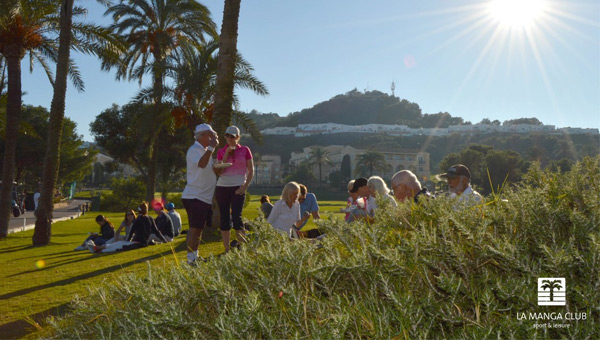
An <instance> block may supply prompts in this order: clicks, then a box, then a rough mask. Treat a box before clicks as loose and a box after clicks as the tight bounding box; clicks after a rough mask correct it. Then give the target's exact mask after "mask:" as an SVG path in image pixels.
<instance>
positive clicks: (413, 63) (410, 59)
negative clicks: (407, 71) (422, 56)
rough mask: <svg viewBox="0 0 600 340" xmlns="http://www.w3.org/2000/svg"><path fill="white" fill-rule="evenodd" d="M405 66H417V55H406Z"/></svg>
mask: <svg viewBox="0 0 600 340" xmlns="http://www.w3.org/2000/svg"><path fill="white" fill-rule="evenodd" d="M404 66H406V68H413V67H415V66H417V61H416V60H415V57H413V56H412V55H410V54H408V55H406V56H405V57H404Z"/></svg>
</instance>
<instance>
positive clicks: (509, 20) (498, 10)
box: [488, 0, 546, 29]
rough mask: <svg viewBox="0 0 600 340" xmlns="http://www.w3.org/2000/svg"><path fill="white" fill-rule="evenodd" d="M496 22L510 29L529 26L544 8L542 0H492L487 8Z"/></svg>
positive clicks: (539, 16)
mask: <svg viewBox="0 0 600 340" xmlns="http://www.w3.org/2000/svg"><path fill="white" fill-rule="evenodd" d="M488 10H489V12H490V16H491V17H492V18H493V19H494V20H495V21H497V22H498V24H500V25H502V26H504V27H506V28H510V29H526V28H530V27H531V26H533V25H534V24H535V22H536V21H537V20H539V19H540V18H541V17H542V15H543V14H544V11H545V10H546V3H545V1H543V0H492V1H491V2H490V4H489V8H488Z"/></svg>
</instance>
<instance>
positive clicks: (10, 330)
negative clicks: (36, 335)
mask: <svg viewBox="0 0 600 340" xmlns="http://www.w3.org/2000/svg"><path fill="white" fill-rule="evenodd" d="M69 310H70V308H69V304H68V303H65V304H62V305H60V306H56V307H52V308H48V309H47V310H45V311H43V312H39V313H36V314H33V315H29V319H30V320H32V321H34V322H36V323H37V324H41V325H43V324H44V323H45V320H46V319H47V318H48V317H49V316H57V315H64V314H65V313H67V312H68V311H69ZM35 331H37V329H36V327H34V326H33V325H31V324H30V323H29V322H27V321H25V320H23V319H21V320H15V321H13V322H9V323H5V324H4V325H0V339H20V338H22V337H24V336H26V335H27V334H29V333H33V332H35Z"/></svg>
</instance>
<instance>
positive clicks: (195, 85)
mask: <svg viewBox="0 0 600 340" xmlns="http://www.w3.org/2000/svg"><path fill="white" fill-rule="evenodd" d="M218 47H219V44H218V43H217V42H216V41H211V42H209V43H207V44H206V45H205V46H203V47H202V48H201V49H199V50H195V49H189V48H187V49H182V53H181V56H180V58H177V60H173V61H172V62H170V65H169V67H168V74H170V75H172V77H173V78H174V79H175V83H176V85H175V88H174V89H173V90H171V89H169V88H167V89H166V90H165V92H166V93H168V94H169V96H170V97H171V99H172V100H173V102H174V103H175V107H174V108H173V109H172V110H171V115H172V116H173V117H174V118H175V122H176V125H177V126H187V127H188V128H189V129H190V130H193V129H194V127H195V126H196V125H197V124H200V123H205V122H211V120H212V118H213V109H214V98H215V82H216V77H217V70H218V68H217V67H218V65H217V53H216V51H217V49H218ZM253 71H254V69H253V68H252V66H251V65H250V63H248V62H247V61H246V60H245V59H244V58H243V57H242V56H241V55H239V54H238V57H237V58H236V65H235V73H234V79H233V81H234V85H235V87H236V88H244V89H249V90H252V91H254V92H255V93H256V94H258V95H263V96H264V95H267V94H269V92H268V90H267V88H266V86H265V85H264V84H263V83H262V82H261V81H260V80H258V79H257V78H256V77H255V76H254V75H253V74H252V72H253ZM150 97H151V89H147V90H146V91H143V92H142V93H141V96H139V97H138V99H144V100H148V99H150ZM233 100H234V104H235V105H236V106H237V103H238V101H237V98H236V96H235V95H234V96H233ZM232 118H233V121H234V122H235V123H236V124H237V125H239V126H241V127H243V128H244V129H246V131H248V132H249V133H250V135H251V137H252V139H254V140H255V141H257V142H259V143H260V141H261V139H262V136H261V135H260V131H259V130H258V128H257V126H256V124H255V122H254V121H253V120H252V119H250V118H249V117H248V115H246V114H245V113H243V112H240V111H237V110H234V111H233V117H232Z"/></svg>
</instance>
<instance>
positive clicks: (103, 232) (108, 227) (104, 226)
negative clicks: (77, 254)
mask: <svg viewBox="0 0 600 340" xmlns="http://www.w3.org/2000/svg"><path fill="white" fill-rule="evenodd" d="M96 223H98V225H99V226H100V234H98V233H90V236H88V238H86V239H85V241H83V243H82V244H81V245H80V246H78V247H77V248H75V250H85V249H86V246H87V243H88V242H90V241H91V242H92V243H94V244H97V245H102V244H104V243H106V242H107V241H108V240H110V239H112V238H113V237H114V236H115V227H114V226H113V225H112V223H110V221H109V220H108V219H107V218H106V217H104V216H102V215H98V216H96Z"/></svg>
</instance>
